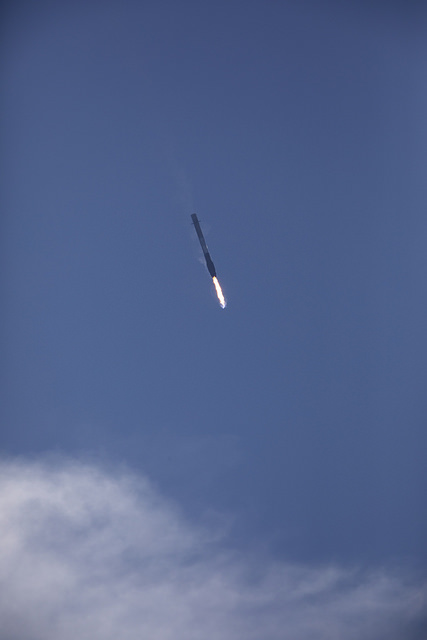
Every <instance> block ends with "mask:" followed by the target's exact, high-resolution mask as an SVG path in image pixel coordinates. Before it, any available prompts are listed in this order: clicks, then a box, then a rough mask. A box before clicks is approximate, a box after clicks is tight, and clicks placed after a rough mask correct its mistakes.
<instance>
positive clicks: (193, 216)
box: [191, 213, 216, 278]
mask: <svg viewBox="0 0 427 640" xmlns="http://www.w3.org/2000/svg"><path fill="white" fill-rule="evenodd" d="M191 219H192V221H193V224H194V228H195V229H196V233H197V237H198V238H199V242H200V245H201V247H202V251H203V255H204V256H205V260H206V266H207V268H208V271H209V273H210V274H211V276H212V278H215V277H216V271H215V265H214V263H213V262H212V258H211V256H210V253H209V249H208V247H207V244H206V241H205V238H204V236H203V233H202V230H201V228H200V222H199V220H198V218H197V215H196V214H195V213H192V214H191Z"/></svg>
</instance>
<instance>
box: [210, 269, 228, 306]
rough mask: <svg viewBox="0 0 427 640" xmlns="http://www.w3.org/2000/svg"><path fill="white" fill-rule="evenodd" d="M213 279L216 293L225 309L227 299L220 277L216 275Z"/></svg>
mask: <svg viewBox="0 0 427 640" xmlns="http://www.w3.org/2000/svg"><path fill="white" fill-rule="evenodd" d="M212 280H213V283H214V285H215V291H216V295H217V296H218V300H219V304H220V305H221V307H222V308H223V309H225V307H226V305H227V303H226V301H225V298H224V294H223V293H222V289H221V285H220V284H219V282H218V278H217V277H216V276H214V277H213V278H212Z"/></svg>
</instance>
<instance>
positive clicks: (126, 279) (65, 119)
mask: <svg viewBox="0 0 427 640" xmlns="http://www.w3.org/2000/svg"><path fill="white" fill-rule="evenodd" d="M423 4H424V3H417V2H401V3H400V2H388V3H382V2H351V1H349V2H346V3H341V2H291V1H289V2H273V1H265V2H237V1H236V2H177V3H176V2H131V1H124V2H113V1H111V2H99V3H98V2H91V1H87V0H86V1H84V2H75V1H73V2H71V1H70V2H68V1H60V2H46V1H44V0H40V1H39V2H37V3H26V2H20V1H14V2H9V3H7V2H6V3H5V4H4V5H3V6H4V8H3V17H2V23H3V26H2V45H1V84H2V94H3V97H2V106H1V110H2V140H3V142H2V151H1V160H2V169H1V179H0V180H1V192H2V210H3V213H2V254H3V257H2V268H1V271H2V283H1V286H2V289H1V299H2V306H3V309H4V311H3V314H2V339H3V356H2V376H3V382H2V386H3V394H4V395H3V401H2V414H3V415H2V425H3V426H2V432H1V442H2V449H3V452H5V453H6V454H11V455H16V454H18V455H32V456H37V455H39V454H41V453H44V452H46V451H60V452H64V453H67V454H71V455H86V456H87V455H90V456H95V457H97V456H100V457H101V458H103V459H106V460H113V461H119V462H123V461H124V462H125V463H127V464H128V465H130V466H131V467H132V468H134V469H136V470H137V471H141V472H142V473H146V474H148V476H149V477H150V478H151V480H152V481H153V482H154V483H155V485H157V486H158V487H159V488H160V490H161V491H162V492H163V493H164V494H166V495H168V496H170V497H171V498H173V499H174V500H176V501H177V502H178V503H179V504H180V507H181V508H182V509H183V510H184V512H185V513H186V514H187V515H188V516H189V517H191V518H196V519H197V518H200V517H201V516H203V514H208V515H209V514H215V513H220V514H222V515H221V517H224V516H225V518H226V519H228V520H229V521H230V525H229V526H230V527H231V531H230V540H231V541H233V540H234V541H235V543H236V544H239V545H254V544H255V545H266V546H267V547H268V548H270V549H271V550H272V552H273V553H276V554H278V555H280V556H283V557H286V558H289V559H295V560H298V561H312V560H314V561H320V562H323V561H330V560H336V559H338V560H343V561H345V562H350V563H351V562H361V563H365V562H368V563H373V564H375V563H382V562H396V561H397V562H400V561H405V562H414V563H415V564H420V565H422V566H424V567H427V552H426V551H427V549H426V545H425V540H426V539H427V513H426V501H425V494H426V488H427V465H426V448H427V430H426V416H427V394H426V379H427V364H426V363H427V341H426V326H427V302H426V293H427V286H426V283H427V257H426V255H427V254H426V244H427V222H426V213H425V212H426V200H427V187H426V180H425V175H426V167H427V153H426V143H427V127H426V123H427V121H426V113H427V15H426V11H425V10H423V8H422V5H423ZM194 211H196V212H197V213H198V215H199V218H200V220H201V223H202V227H203V230H204V232H205V236H206V240H207V243H208V245H209V248H210V250H211V254H212V257H213V259H214V261H215V264H216V268H217V272H218V275H219V279H220V281H221V283H222V285H223V288H224V290H225V293H226V296H227V298H228V306H227V308H226V309H225V310H224V311H223V310H222V309H221V308H220V307H219V305H218V303H217V301H216V298H215V295H214V292H213V290H212V284H211V281H210V278H209V274H208V273H207V271H206V268H205V266H204V264H203V263H202V262H201V251H200V247H199V245H198V242H197V238H196V235H195V233H194V230H193V228H192V227H191V224H190V223H191V220H190V214H191V213H193V212H194Z"/></svg>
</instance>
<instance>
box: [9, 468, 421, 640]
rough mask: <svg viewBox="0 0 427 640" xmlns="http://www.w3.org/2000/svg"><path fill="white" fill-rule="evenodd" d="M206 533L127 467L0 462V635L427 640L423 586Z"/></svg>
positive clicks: (30, 638) (54, 639)
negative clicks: (268, 557) (236, 548)
mask: <svg viewBox="0 0 427 640" xmlns="http://www.w3.org/2000/svg"><path fill="white" fill-rule="evenodd" d="M207 533H208V532H206V531H204V532H202V531H198V530H196V529H195V528H194V527H193V526H190V525H189V524H188V523H186V522H185V521H184V520H183V518H182V517H181V516H180V514H179V512H178V511H177V510H176V508H175V507H174V506H173V505H172V504H170V503H168V502H167V501H166V500H165V499H163V498H162V497H160V496H159V495H158V494H157V493H156V491H154V490H153V489H152V487H150V485H149V483H148V482H147V481H146V480H144V479H143V478H140V477H136V476H134V475H132V474H129V473H121V474H120V473H116V472H112V471H111V470H110V471H106V470H102V469H101V468H97V467H96V466H94V465H91V464H83V463H78V462H73V461H69V460H68V461H62V462H59V461H57V462H56V463H55V464H52V463H47V462H39V463H35V462H28V461H22V460H21V461H3V462H2V463H1V464H0V541H1V545H0V620H1V625H0V640H71V639H72V640H76V638H78V639H79V640H89V639H90V640H101V639H102V640H110V639H111V640H113V639H114V640H135V639H136V638H137V639H138V640H172V639H173V640H201V639H202V638H203V639H205V638H206V639H207V640H279V639H280V640H287V639H289V640H326V639H327V640H360V639H361V638H363V639H364V640H379V639H383V638H384V639H385V638H387V640H394V639H396V640H400V639H401V638H405V639H409V638H415V637H417V638H421V637H424V636H422V635H419V636H418V635H416V633H417V629H418V631H419V632H420V633H421V627H420V626H418V627H417V624H418V625H422V621H421V619H420V618H419V616H421V615H422V614H423V611H425V597H426V590H425V587H423V586H420V585H418V586H417V585H415V584H409V583H408V582H405V581H403V580H402V579H399V578H398V577H397V576H395V575H394V576H393V575H391V574H390V573H387V572H385V571H383V572H379V571H377V572H372V573H371V574H366V573H361V572H358V571H355V570H348V569H345V568H339V567H320V568H316V567H307V566H296V565H292V564H283V563H277V562H274V561H273V560H272V561H271V563H270V565H269V566H265V567H264V568H263V570H262V571H261V570H260V569H259V566H257V563H253V562H252V561H251V560H250V559H249V558H246V559H244V558H242V557H241V556H239V557H237V555H236V554H233V553H231V552H226V551H224V549H222V550H221V548H220V546H219V544H218V542H213V541H212V540H209V536H208V535H207ZM417 620H420V622H419V623H417ZM425 630H426V629H425V627H424V631H425ZM411 634H413V635H411Z"/></svg>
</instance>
